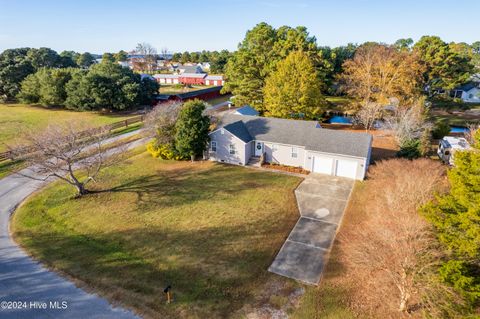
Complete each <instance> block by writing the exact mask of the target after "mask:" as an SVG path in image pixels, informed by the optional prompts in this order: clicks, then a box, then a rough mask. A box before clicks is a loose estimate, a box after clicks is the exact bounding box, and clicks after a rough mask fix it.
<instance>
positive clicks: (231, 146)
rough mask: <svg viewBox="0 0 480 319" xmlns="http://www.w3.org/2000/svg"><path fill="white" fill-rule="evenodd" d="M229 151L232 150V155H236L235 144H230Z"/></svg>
mask: <svg viewBox="0 0 480 319" xmlns="http://www.w3.org/2000/svg"><path fill="white" fill-rule="evenodd" d="M229 150H230V154H232V155H234V154H235V144H230V147H229Z"/></svg>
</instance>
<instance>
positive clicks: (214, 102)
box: [206, 94, 232, 106]
mask: <svg viewBox="0 0 480 319" xmlns="http://www.w3.org/2000/svg"><path fill="white" fill-rule="evenodd" d="M231 97H232V95H231V94H225V95H222V96H219V97H215V98H213V99H210V100H207V101H206V102H207V103H208V104H210V105H212V106H213V105H217V104H220V103H223V102H227V101H228V100H230V98H231Z"/></svg>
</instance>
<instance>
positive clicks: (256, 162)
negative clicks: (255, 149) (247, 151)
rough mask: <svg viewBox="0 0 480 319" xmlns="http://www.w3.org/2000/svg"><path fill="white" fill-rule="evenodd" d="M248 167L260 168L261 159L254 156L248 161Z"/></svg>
mask: <svg viewBox="0 0 480 319" xmlns="http://www.w3.org/2000/svg"><path fill="white" fill-rule="evenodd" d="M247 165H248V166H257V167H260V166H261V165H260V157H256V156H252V157H250V159H249V160H248V163H247Z"/></svg>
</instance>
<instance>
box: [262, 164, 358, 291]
mask: <svg viewBox="0 0 480 319" xmlns="http://www.w3.org/2000/svg"><path fill="white" fill-rule="evenodd" d="M353 184H354V180H351V179H347V178H341V177H335V176H329V175H322V174H313V173H312V174H310V175H308V176H307V177H306V178H305V180H304V181H303V182H302V183H301V184H300V185H299V186H298V188H297V189H296V190H295V196H296V198H297V204H298V209H299V211H300V218H299V220H298V221H297V223H296V225H295V227H294V228H293V229H292V231H291V232H290V235H289V236H288V238H287V240H286V241H285V243H284V244H283V246H282V248H281V249H280V251H279V253H278V254H277V256H276V258H275V260H274V261H273V263H272V265H271V266H270V267H269V269H268V270H269V271H270V272H273V273H276V274H279V275H282V276H285V277H288V278H292V279H296V280H299V281H301V282H304V283H307V284H311V285H317V284H318V282H319V281H320V277H321V274H322V270H323V267H324V265H325V261H326V257H327V256H328V252H329V250H330V248H331V246H332V244H333V240H334V239H335V235H336V232H337V229H338V226H339V225H340V223H341V220H342V217H343V212H344V210H345V207H346V205H347V203H348V198H349V196H350V192H351V191H352V188H353Z"/></svg>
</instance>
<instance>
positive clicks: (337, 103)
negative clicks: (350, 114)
mask: <svg viewBox="0 0 480 319" xmlns="http://www.w3.org/2000/svg"><path fill="white" fill-rule="evenodd" d="M325 99H326V100H327V102H328V103H329V107H328V109H329V110H330V111H338V112H345V111H349V110H350V109H351V108H352V103H353V102H354V99H352V98H350V97H347V96H326V97H325Z"/></svg>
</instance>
